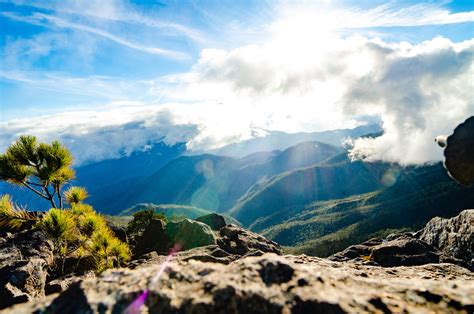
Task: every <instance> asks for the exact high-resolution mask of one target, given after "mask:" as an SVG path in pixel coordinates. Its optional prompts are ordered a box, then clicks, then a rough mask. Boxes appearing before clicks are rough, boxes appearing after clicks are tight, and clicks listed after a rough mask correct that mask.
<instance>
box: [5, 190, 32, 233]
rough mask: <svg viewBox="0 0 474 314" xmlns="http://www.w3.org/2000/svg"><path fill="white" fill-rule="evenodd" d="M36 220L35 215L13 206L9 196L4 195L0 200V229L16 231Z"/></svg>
mask: <svg viewBox="0 0 474 314" xmlns="http://www.w3.org/2000/svg"><path fill="white" fill-rule="evenodd" d="M37 220H38V218H37V217H36V215H34V214H32V213H31V212H29V211H27V210H25V209H23V208H19V207H17V206H16V205H15V204H13V202H12V201H11V198H10V195H8V194H5V195H3V196H2V197H1V198H0V227H3V228H7V229H11V230H16V229H20V228H22V227H24V225H25V224H29V223H34V222H35V221H37Z"/></svg>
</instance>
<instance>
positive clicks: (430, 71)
mask: <svg viewBox="0 0 474 314" xmlns="http://www.w3.org/2000/svg"><path fill="white" fill-rule="evenodd" d="M379 48H380V50H379V62H378V64H377V65H376V66H375V67H374V68H373V69H372V71H370V72H369V73H368V74H367V75H364V76H361V77H360V78H359V79H358V80H355V81H354V82H352V83H351V84H350V85H349V88H348V91H347V93H346V94H345V95H344V98H343V99H342V104H343V105H344V107H345V109H346V112H347V113H348V114H365V113H375V114H379V115H381V117H382V119H383V122H384V130H385V134H384V135H383V136H381V137H379V138H375V139H360V140H357V141H355V143H354V144H355V146H354V148H353V150H352V156H353V157H356V158H357V157H362V158H366V159H368V160H386V161H392V162H399V163H402V164H412V163H423V162H430V161H436V160H440V159H441V156H442V155H441V150H440V149H439V148H438V147H436V145H434V144H433V140H434V138H435V137H436V136H438V135H440V134H447V135H449V134H451V133H452V131H453V129H454V128H455V127H456V125H457V124H459V123H461V122H463V121H464V120H465V119H466V118H467V117H469V116H471V115H474V98H473V94H472V91H473V90H474V85H473V80H472V78H473V76H474V71H473V70H474V68H473V66H472V56H473V53H474V40H471V41H467V42H463V43H457V44H456V43H452V42H451V41H449V40H447V39H443V38H436V39H434V40H432V41H428V42H424V43H422V44H420V45H415V46H412V45H408V44H399V45H392V46H386V47H381V46H379ZM382 48H383V49H382Z"/></svg>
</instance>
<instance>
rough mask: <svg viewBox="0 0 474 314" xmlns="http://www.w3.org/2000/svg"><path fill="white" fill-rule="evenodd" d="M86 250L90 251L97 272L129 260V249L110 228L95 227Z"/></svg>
mask: <svg viewBox="0 0 474 314" xmlns="http://www.w3.org/2000/svg"><path fill="white" fill-rule="evenodd" d="M88 251H89V252H90V253H91V256H92V257H93V259H94V261H95V263H96V265H95V268H96V270H98V271H99V272H101V271H103V270H105V269H107V268H112V267H118V266H120V265H123V264H124V263H125V262H127V261H128V260H130V249H129V248H128V246H127V245H126V244H125V243H123V242H120V240H119V239H117V238H116V237H115V236H114V235H113V234H112V232H111V231H110V229H108V228H100V229H97V230H96V231H95V232H94V233H93V234H92V237H91V240H90V242H89V243H88Z"/></svg>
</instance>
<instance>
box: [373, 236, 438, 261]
mask: <svg viewBox="0 0 474 314" xmlns="http://www.w3.org/2000/svg"><path fill="white" fill-rule="evenodd" d="M370 251H371V253H370V256H369V258H370V259H371V260H373V261H374V262H376V263H377V264H378V265H380V266H383V267H392V266H414V265H423V264H429V263H438V262H439V258H440V254H439V252H437V251H436V250H435V249H434V248H433V247H432V246H430V245H428V244H427V243H425V242H423V241H420V240H418V239H415V238H412V237H407V236H402V237H400V238H398V239H394V240H391V241H387V242H384V243H382V244H379V245H376V246H373V247H372V248H371V250H370Z"/></svg>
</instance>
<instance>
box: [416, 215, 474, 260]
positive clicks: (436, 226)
mask: <svg viewBox="0 0 474 314" xmlns="http://www.w3.org/2000/svg"><path fill="white" fill-rule="evenodd" d="M417 237H418V238H419V239H420V240H422V241H424V242H426V243H428V244H430V245H432V246H434V247H436V248H437V249H438V250H439V251H441V252H443V253H444V254H445V255H448V256H452V257H454V258H457V259H461V260H463V261H465V262H466V263H468V264H470V266H471V269H473V268H474V261H473V260H474V209H467V210H464V211H462V212H461V213H460V214H459V215H458V216H456V217H453V218H450V219H446V218H441V217H435V218H433V219H431V220H430V221H429V222H428V223H427V224H426V226H425V227H424V228H423V229H422V230H420V231H419V232H418V233H417Z"/></svg>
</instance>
